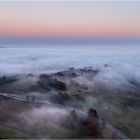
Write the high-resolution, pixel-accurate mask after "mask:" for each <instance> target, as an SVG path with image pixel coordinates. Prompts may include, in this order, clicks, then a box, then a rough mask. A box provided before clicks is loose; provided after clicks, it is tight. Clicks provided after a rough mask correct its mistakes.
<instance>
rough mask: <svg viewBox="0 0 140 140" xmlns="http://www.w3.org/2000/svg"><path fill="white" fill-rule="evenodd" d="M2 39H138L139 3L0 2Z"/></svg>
mask: <svg viewBox="0 0 140 140" xmlns="http://www.w3.org/2000/svg"><path fill="white" fill-rule="evenodd" d="M0 3H1V5H0V37H1V38H58V39H59V38H61V39H63V38H64V39H65V38H85V39H86V38H124V39H125V38H126V39H127V38H132V39H133V38H134V39H135V38H136V39H140V26H139V25H140V16H139V13H140V2H128V3H127V2H126V3H124V2H100V3H99V2H96V1H93V2H79V3H78V2H74V1H73V2H69V3H66V2H62V1H60V2H40V3H39V4H38V3H36V2H9V3H8V2H0Z"/></svg>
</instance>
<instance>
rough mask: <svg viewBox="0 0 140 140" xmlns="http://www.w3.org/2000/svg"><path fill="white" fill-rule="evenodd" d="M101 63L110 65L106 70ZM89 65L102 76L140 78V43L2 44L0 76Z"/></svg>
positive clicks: (0, 49)
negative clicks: (100, 71) (77, 44)
mask: <svg viewBox="0 0 140 140" xmlns="http://www.w3.org/2000/svg"><path fill="white" fill-rule="evenodd" d="M104 64H108V65H109V66H110V67H109V68H108V69H105V67H104ZM85 66H92V67H93V68H95V69H97V68H98V69H101V70H102V73H103V74H104V76H105V77H108V78H110V77H112V76H113V77H121V76H122V75H123V76H128V75H129V76H132V77H134V78H140V46H138V45H137V46H132V45H131V46H123V45H122V46H41V47H40V46H12V47H9V46H3V47H0V75H3V74H20V73H21V74H22V73H24V74H27V73H42V72H46V73H47V72H54V71H59V70H65V69H67V68H69V67H75V68H79V67H85Z"/></svg>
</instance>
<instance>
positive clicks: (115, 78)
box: [0, 46, 140, 138]
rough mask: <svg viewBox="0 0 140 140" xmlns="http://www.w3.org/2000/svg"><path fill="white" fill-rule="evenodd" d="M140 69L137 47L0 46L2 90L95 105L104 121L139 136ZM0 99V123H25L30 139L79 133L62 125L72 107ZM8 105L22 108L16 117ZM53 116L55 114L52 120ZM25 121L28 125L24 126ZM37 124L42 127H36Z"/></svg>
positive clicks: (85, 108) (76, 104)
mask: <svg viewBox="0 0 140 140" xmlns="http://www.w3.org/2000/svg"><path fill="white" fill-rule="evenodd" d="M82 47H84V46H82ZM122 47H123V48H122ZM139 71H140V51H139V46H134V47H132V46H109V47H107V46H106V47H103V46H97V47H91V46H88V47H86V46H85V48H84V49H83V48H80V46H79V47H75V48H74V46H72V47H71V48H70V47H69V48H66V47H60V46H55V47H46V48H45V47H41V48H34V47H30V48H26V47H25V48H23V47H22V48H17V47H14V48H0V92H1V93H8V94H11V95H15V96H16V95H17V96H20V97H25V99H27V100H28V98H33V97H34V100H39V101H48V102H50V103H54V104H58V105H62V106H65V107H72V108H75V109H78V110H81V111H83V112H85V113H86V112H87V111H88V109H90V108H94V109H96V110H97V112H98V114H99V117H100V118H101V119H102V120H104V121H105V122H108V123H110V124H112V126H113V127H115V128H117V129H118V130H120V131H121V132H123V133H124V134H125V135H126V136H127V137H129V138H140V135H139V132H138V130H139V127H140V121H139V115H140V114H139V108H140V93H139V91H140V73H139ZM0 99H1V98H0ZM6 102H7V103H6ZM8 102H11V103H8ZM14 102H16V101H14ZM0 103H1V108H0V112H1V113H0V114H2V115H0V122H1V123H0V124H1V125H4V126H7V124H9V127H14V128H16V129H17V128H18V129H21V128H22V129H21V130H23V132H24V133H25V135H27V136H29V137H31V138H77V137H78V138H81V136H79V135H77V134H75V133H73V132H71V131H68V130H67V129H64V128H63V127H60V125H59V123H60V122H61V121H62V118H63V116H65V115H68V114H69V112H68V111H64V110H63V109H60V108H57V109H56V107H55V106H51V105H50V107H47V108H46V107H44V106H39V107H38V106H36V105H33V104H31V103H27V104H26V105H25V103H26V102H25V103H23V104H22V105H20V104H21V103H17V102H16V103H13V102H12V101H9V100H6V101H5V102H4V101H3V98H2V99H1V100H0ZM10 104H12V105H13V108H18V109H17V110H15V111H14V113H13V114H14V117H13V118H11V114H12V113H11V110H10V109H9V105H10ZM18 104H19V106H18ZM12 105H11V109H13V108H12ZM16 106H18V107H16ZM20 107H21V108H20ZM3 108H5V109H7V111H6V110H4V109H3ZM27 108H28V109H27ZM8 112H10V113H8ZM38 114H40V115H38ZM48 114H51V115H50V116H49V115H48ZM59 114H60V115H59ZM4 116H6V117H5V121H4V123H3V117H4ZM15 116H16V117H15ZM46 116H48V117H49V118H48V119H47V118H46ZM51 117H54V118H53V121H51ZM14 118H16V119H14ZM21 120H22V121H23V122H22V121H21ZM56 121H57V122H59V123H58V125H57V123H56ZM24 123H26V124H28V125H25V126H24V125H23V124H24ZM54 124H55V126H54ZM35 126H38V127H36V129H35ZM21 130H20V131H21ZM27 130H28V132H27ZM39 130H41V131H39ZM58 130H59V131H60V133H59V134H60V135H59V136H58V135H57V133H56V131H58ZM46 131H49V132H50V133H49V134H48V133H46ZM51 132H52V134H51ZM63 132H65V133H63ZM62 133H63V134H66V135H62ZM55 134H56V135H55ZM25 135H24V136H25ZM33 136H36V137H33ZM82 137H84V138H91V137H85V136H82ZM100 138H102V137H100ZM106 138H108V137H106Z"/></svg>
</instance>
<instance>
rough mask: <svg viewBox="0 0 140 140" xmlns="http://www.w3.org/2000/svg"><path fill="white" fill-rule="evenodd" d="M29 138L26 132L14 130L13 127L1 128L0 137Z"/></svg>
mask: <svg viewBox="0 0 140 140" xmlns="http://www.w3.org/2000/svg"><path fill="white" fill-rule="evenodd" d="M23 138H29V137H27V136H25V135H24V134H22V133H20V132H17V131H14V130H13V129H11V128H0V139H23Z"/></svg>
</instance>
